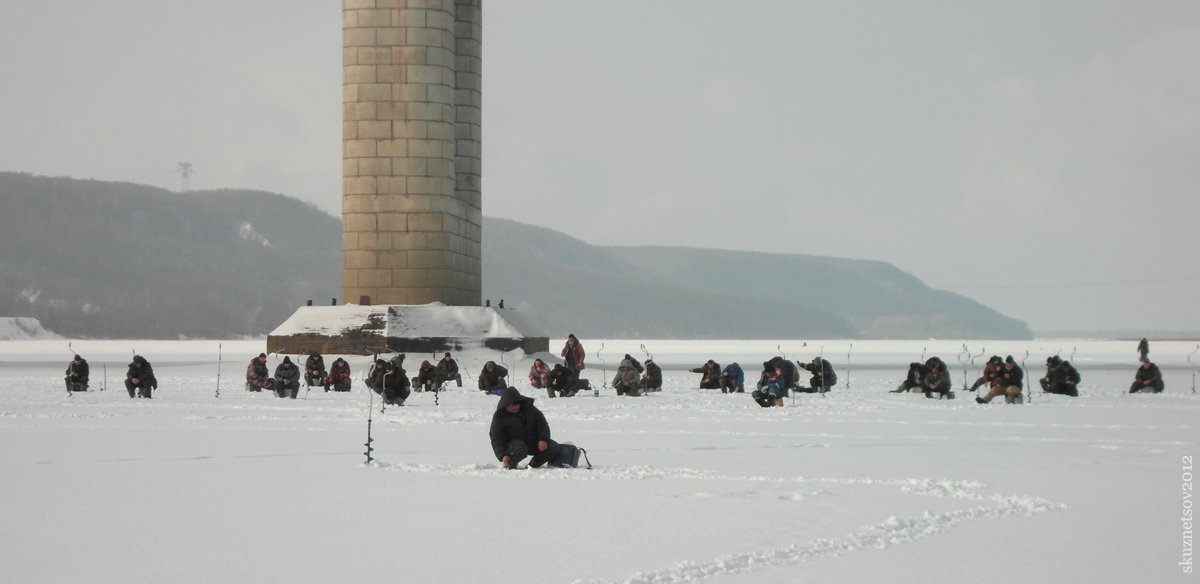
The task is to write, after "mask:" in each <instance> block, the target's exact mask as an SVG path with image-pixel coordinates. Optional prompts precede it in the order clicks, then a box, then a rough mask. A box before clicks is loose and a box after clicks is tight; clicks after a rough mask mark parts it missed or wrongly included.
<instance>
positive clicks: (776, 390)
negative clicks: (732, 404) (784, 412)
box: [750, 363, 788, 408]
mask: <svg viewBox="0 0 1200 584" xmlns="http://www.w3.org/2000/svg"><path fill="white" fill-rule="evenodd" d="M763 365H764V366H766V365H769V363H763ZM787 394H788V389H787V377H786V376H785V375H784V373H783V369H782V368H780V367H774V368H772V369H771V370H770V371H765V370H764V371H763V376H762V377H761V378H760V379H759V385H758V389H756V390H754V391H753V392H752V393H751V394H750V397H752V398H754V401H756V402H758V405H760V406H762V407H764V408H769V407H771V406H778V407H783V398H785V397H787Z"/></svg>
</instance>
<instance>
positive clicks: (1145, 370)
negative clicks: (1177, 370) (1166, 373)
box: [1129, 359, 1166, 393]
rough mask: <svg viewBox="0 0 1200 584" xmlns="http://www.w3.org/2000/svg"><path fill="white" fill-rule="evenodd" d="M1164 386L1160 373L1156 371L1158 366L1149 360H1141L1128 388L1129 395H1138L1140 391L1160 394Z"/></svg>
mask: <svg viewBox="0 0 1200 584" xmlns="http://www.w3.org/2000/svg"><path fill="white" fill-rule="evenodd" d="M1165 387H1166V384H1164V383H1163V378H1162V372H1161V371H1159V370H1158V365H1155V364H1154V363H1151V362H1150V360H1149V359H1142V365H1141V366H1140V367H1138V370H1137V374H1136V375H1135V376H1134V378H1133V385H1130V386H1129V393H1138V392H1140V391H1145V392H1154V393H1162V390H1163V388H1165Z"/></svg>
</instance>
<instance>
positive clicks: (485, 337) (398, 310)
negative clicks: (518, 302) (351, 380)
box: [267, 302, 550, 355]
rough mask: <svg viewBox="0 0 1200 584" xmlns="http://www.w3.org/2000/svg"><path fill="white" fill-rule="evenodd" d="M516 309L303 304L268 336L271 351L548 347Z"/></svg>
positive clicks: (355, 352) (366, 352)
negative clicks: (534, 333) (533, 332)
mask: <svg viewBox="0 0 1200 584" xmlns="http://www.w3.org/2000/svg"><path fill="white" fill-rule="evenodd" d="M531 330H532V327H531V325H529V323H528V321H527V320H526V319H524V318H523V317H522V315H521V314H520V313H519V312H518V311H516V310H514V309H497V308H492V307H488V306H446V305H445V304H442V303H441V302H432V303H430V304H421V305H378V306H360V305H357V304H345V305H342V306H304V307H301V308H300V309H299V310H297V311H296V313H295V314H293V315H292V316H291V318H289V319H287V320H286V321H284V323H283V324H281V325H279V327H278V328H276V329H275V330H274V331H271V333H270V334H269V335H268V336H267V351H268V352H280V353H292V354H297V353H307V352H310V351H320V352H321V353H323V354H338V355H371V354H375V353H388V352H392V353H404V352H411V353H435V352H439V351H461V350H463V349H465V348H474V347H486V348H489V349H494V350H497V351H512V350H515V349H521V350H523V351H525V353H536V352H539V351H548V350H549V347H550V341H549V339H548V338H547V337H544V336H533V335H531V334H529V332H528V331H531Z"/></svg>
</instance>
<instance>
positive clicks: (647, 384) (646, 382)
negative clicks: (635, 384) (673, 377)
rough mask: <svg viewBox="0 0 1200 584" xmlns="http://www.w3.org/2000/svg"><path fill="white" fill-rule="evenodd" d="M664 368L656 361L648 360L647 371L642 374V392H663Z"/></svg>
mask: <svg viewBox="0 0 1200 584" xmlns="http://www.w3.org/2000/svg"><path fill="white" fill-rule="evenodd" d="M662 381H663V380H662V367H659V366H658V363H655V362H654V359H646V371H645V373H642V381H641V387H642V391H662Z"/></svg>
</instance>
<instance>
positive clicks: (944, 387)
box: [921, 357, 954, 399]
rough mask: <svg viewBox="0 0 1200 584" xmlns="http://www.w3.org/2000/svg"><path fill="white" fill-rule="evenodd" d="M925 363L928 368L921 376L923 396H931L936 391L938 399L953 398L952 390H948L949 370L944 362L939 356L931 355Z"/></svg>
mask: <svg viewBox="0 0 1200 584" xmlns="http://www.w3.org/2000/svg"><path fill="white" fill-rule="evenodd" d="M925 363H926V365H928V366H929V370H928V371H926V372H925V376H924V377H922V378H921V386H922V390H923V391H924V392H925V397H928V398H932V397H933V394H935V393H936V394H937V398H938V399H942V398H946V399H954V392H953V391H950V371H949V369H947V367H946V362H945V361H942V359H941V358H940V357H931V358H930V359H929V360H928V361H926V362H925Z"/></svg>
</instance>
